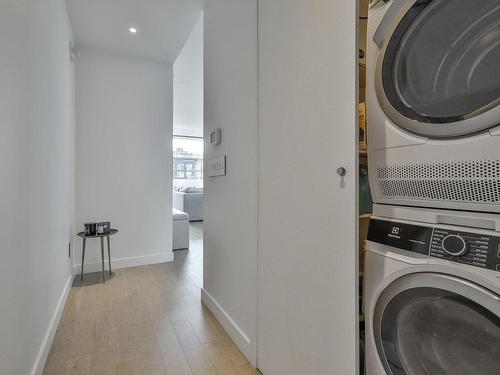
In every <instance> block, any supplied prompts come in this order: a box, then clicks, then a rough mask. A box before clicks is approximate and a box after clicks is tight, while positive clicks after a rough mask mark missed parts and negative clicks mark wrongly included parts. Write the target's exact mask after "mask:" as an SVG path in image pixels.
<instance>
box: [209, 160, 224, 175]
mask: <svg viewBox="0 0 500 375" xmlns="http://www.w3.org/2000/svg"><path fill="white" fill-rule="evenodd" d="M225 175H226V155H223V156H219V157H216V158H213V159H210V160H209V161H208V176H209V177H216V176H225Z"/></svg>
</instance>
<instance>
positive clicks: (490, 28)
mask: <svg viewBox="0 0 500 375" xmlns="http://www.w3.org/2000/svg"><path fill="white" fill-rule="evenodd" d="M367 43H368V45H367V129H368V157H369V168H370V185H371V189H372V196H373V200H374V201H375V203H379V204H391V205H404V206H417V207H436V208H446V209H457V210H467V211H482V212H496V213H498V212H500V126H499V125H500V105H499V104H500V3H499V2H498V0H481V1H477V0H453V1H450V0H393V1H388V2H387V1H382V0H380V1H378V2H376V3H374V4H372V7H371V8H370V12H369V17H368V40H367Z"/></svg>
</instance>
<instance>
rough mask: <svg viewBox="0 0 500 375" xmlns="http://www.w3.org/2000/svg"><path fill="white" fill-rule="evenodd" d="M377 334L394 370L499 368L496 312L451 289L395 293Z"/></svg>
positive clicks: (438, 374) (442, 374)
mask: <svg viewBox="0 0 500 375" xmlns="http://www.w3.org/2000/svg"><path fill="white" fill-rule="evenodd" d="M378 339H379V351H382V352H383V353H379V354H381V355H383V357H385V360H386V363H385V365H386V366H388V367H389V369H390V371H391V372H392V374H393V375H400V374H401V375H403V374H405V375H420V374H422V375H423V374H425V375H432V374H435V375H447V374H450V375H462V374H463V375H470V374H481V375H489V374H491V375H493V374H495V375H498V374H500V360H499V358H500V318H499V317H498V316H497V315H495V314H493V313H492V312H491V311H489V310H487V309H486V308H484V307H482V306H481V305H479V304H478V303H476V302H474V301H471V300H469V299H467V298H465V297H463V296H460V295H458V294H455V293H453V292H450V291H446V290H441V289H435V288H428V287H421V288H414V289H410V290H405V291H403V292H401V293H399V294H397V295H396V296H395V297H394V298H392V299H391V300H390V301H389V303H388V304H387V305H386V307H385V310H384V312H383V314H382V321H381V329H380V336H379V337H378Z"/></svg>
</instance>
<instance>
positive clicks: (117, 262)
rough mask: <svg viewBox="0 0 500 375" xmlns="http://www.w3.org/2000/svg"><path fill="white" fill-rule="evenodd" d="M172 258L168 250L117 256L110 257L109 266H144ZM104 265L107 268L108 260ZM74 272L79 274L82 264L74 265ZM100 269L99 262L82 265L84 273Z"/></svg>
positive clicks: (116, 267)
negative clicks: (157, 252)
mask: <svg viewBox="0 0 500 375" xmlns="http://www.w3.org/2000/svg"><path fill="white" fill-rule="evenodd" d="M173 260H174V253H173V252H172V251H169V252H167V253H161V254H153V255H143V256H139V257H129V258H119V259H111V268H112V269H113V270H118V269H120V268H130V267H136V266H146V265H148V264H157V263H167V262H172V261H173ZM104 262H105V264H104V267H105V269H106V270H107V269H108V261H107V259H105V260H104ZM73 268H74V270H73V271H74V274H75V275H79V274H80V273H81V269H82V264H81V263H80V264H75V265H74V267H73ZM101 270H102V265H101V262H92V263H85V265H84V267H83V272H84V273H91V272H100V271H101Z"/></svg>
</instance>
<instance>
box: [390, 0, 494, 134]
mask: <svg viewBox="0 0 500 375" xmlns="http://www.w3.org/2000/svg"><path fill="white" fill-rule="evenodd" d="M382 82H383V88H384V92H385V95H386V97H387V99H388V100H389V102H390V104H391V105H392V106H393V107H394V109H396V110H397V112H399V113H400V114H401V115H403V116H404V117H406V118H408V119H411V120H416V121H418V122H420V123H426V124H436V125H435V126H439V124H448V123H453V122H458V121H462V120H464V119H468V118H472V117H474V116H476V115H478V114H481V113H484V112H486V111H488V110H490V109H492V108H494V107H496V106H497V105H498V104H499V101H500V100H499V98H500V2H499V1H498V0H480V1H477V0H476V1H474V0H454V1H450V0H417V1H416V2H415V3H414V5H413V6H412V7H411V8H410V9H409V10H408V12H406V14H405V15H404V16H403V18H402V19H401V20H400V22H399V23H398V26H397V27H396V29H395V31H394V32H393V34H392V36H391V38H390V40H389V42H388V45H387V48H386V50H385V54H384V57H383V63H382ZM498 123H500V119H499V121H498ZM498 123H497V124H498ZM398 125H399V124H398ZM481 126H482V125H481V124H477V126H476V128H475V125H474V124H473V123H472V124H471V126H470V129H468V131H467V132H468V133H474V132H476V131H478V129H477V127H479V128H480V127H481ZM479 130H482V129H479ZM430 135H432V131H431V132H430Z"/></svg>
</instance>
